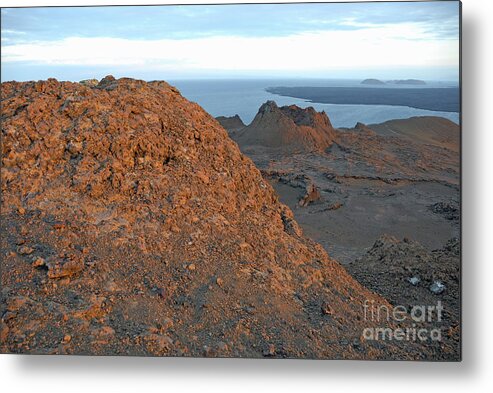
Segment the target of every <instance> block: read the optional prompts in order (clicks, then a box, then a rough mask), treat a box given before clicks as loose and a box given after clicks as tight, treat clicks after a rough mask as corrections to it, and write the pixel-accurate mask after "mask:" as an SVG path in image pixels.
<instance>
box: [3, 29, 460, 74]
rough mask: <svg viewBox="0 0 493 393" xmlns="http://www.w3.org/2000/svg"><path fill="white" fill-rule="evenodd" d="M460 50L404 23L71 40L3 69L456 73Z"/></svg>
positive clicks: (21, 51) (26, 49)
mask: <svg viewBox="0 0 493 393" xmlns="http://www.w3.org/2000/svg"><path fill="white" fill-rule="evenodd" d="M458 45H459V44H458V40H455V41H454V40H448V41H442V40H439V39H434V38H433V37H432V38H431V39H430V34H429V33H428V32H427V31H426V29H424V28H423V27H422V26H421V25H420V24H413V23H401V24H398V25H387V26H376V27H371V28H361V29H358V30H349V31H319V32H306V33H300V34H292V35H289V36H284V37H241V36H215V37H201V38H193V39H181V40H173V39H155V40H135V39H125V38H111V37H69V38H65V39H61V40H55V41H35V42H30V43H17V44H13V45H5V46H4V47H3V48H2V62H4V63H23V64H37V65H87V66H100V65H105V66H115V67H121V66H126V67H128V66H131V67H145V68H148V69H160V70H217V71H221V70H228V71H235V70H237V71H244V70H251V71H263V70H270V71H272V70H279V71H289V70H306V71H310V70H317V71H319V70H332V69H345V68H348V69H351V68H364V67H367V68H371V67H374V68H375V67H386V68H388V67H393V66H396V67H399V66H401V67H402V66H406V67H415V66H417V67H423V66H425V67H426V66H457V64H458V55H459V47H458Z"/></svg>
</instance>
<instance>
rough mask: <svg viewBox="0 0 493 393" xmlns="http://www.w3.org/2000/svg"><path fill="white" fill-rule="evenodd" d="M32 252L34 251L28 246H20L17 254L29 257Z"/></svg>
mask: <svg viewBox="0 0 493 393" xmlns="http://www.w3.org/2000/svg"><path fill="white" fill-rule="evenodd" d="M33 251H34V249H33V248H31V247H28V246H22V247H20V248H19V254H21V255H29V254H32V252H33Z"/></svg>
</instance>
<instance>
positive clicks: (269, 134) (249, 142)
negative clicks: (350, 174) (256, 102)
mask: <svg viewBox="0 0 493 393" xmlns="http://www.w3.org/2000/svg"><path fill="white" fill-rule="evenodd" d="M335 133H336V131H335V130H334V128H333V127H332V124H331V123H330V120H329V118H328V117H327V115H326V114H325V112H317V111H315V109H313V108H312V107H309V108H306V109H303V108H300V107H298V106H296V105H290V106H283V107H278V106H277V104H276V103H275V102H274V101H267V102H266V103H265V104H263V105H262V106H261V107H260V109H259V111H258V113H257V115H256V116H255V118H254V119H253V121H252V123H251V124H250V125H248V126H247V127H245V128H244V129H243V130H242V131H241V132H239V133H238V134H237V135H236V136H234V139H235V140H236V141H237V142H238V144H239V145H240V146H241V147H245V146H263V147H267V148H275V149H280V150H283V151H286V152H308V151H323V150H324V149H326V148H327V147H328V146H330V145H331V144H332V141H333V139H334V135H335Z"/></svg>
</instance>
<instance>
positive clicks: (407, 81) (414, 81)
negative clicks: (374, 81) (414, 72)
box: [387, 79, 426, 86]
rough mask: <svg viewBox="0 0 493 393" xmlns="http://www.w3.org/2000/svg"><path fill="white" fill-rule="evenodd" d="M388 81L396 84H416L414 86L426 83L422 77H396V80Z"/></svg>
mask: <svg viewBox="0 0 493 393" xmlns="http://www.w3.org/2000/svg"><path fill="white" fill-rule="evenodd" d="M387 83H393V84H395V85H414V86H416V85H417V86H423V85H426V82H425V81H422V80H420V79H396V80H392V81H388V82H387Z"/></svg>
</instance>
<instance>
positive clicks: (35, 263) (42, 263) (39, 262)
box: [32, 257, 46, 267]
mask: <svg viewBox="0 0 493 393" xmlns="http://www.w3.org/2000/svg"><path fill="white" fill-rule="evenodd" d="M32 265H33V267H42V266H46V261H45V260H44V258H41V257H37V258H33V263H32Z"/></svg>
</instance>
